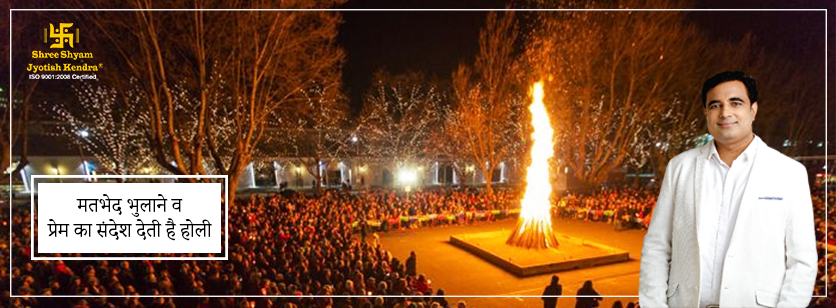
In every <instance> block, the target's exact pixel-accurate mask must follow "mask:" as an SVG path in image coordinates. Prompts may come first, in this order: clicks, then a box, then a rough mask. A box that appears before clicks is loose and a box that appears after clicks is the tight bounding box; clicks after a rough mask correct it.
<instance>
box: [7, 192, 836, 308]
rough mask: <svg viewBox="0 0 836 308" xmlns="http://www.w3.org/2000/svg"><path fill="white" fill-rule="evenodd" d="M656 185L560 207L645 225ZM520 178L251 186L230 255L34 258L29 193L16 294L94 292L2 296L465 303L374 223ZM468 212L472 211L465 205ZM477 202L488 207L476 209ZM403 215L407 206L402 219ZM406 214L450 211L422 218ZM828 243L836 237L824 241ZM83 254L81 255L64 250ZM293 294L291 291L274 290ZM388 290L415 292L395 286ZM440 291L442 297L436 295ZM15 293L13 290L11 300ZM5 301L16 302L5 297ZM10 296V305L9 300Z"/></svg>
mask: <svg viewBox="0 0 836 308" xmlns="http://www.w3.org/2000/svg"><path fill="white" fill-rule="evenodd" d="M657 193H658V192H657V191H656V189H653V188H650V189H647V188H636V187H633V188H612V189H599V190H596V191H593V192H587V193H568V194H563V195H557V194H556V195H557V196H555V198H554V200H553V203H554V208H553V209H554V214H555V216H559V217H563V218H566V219H580V220H586V221H593V222H600V223H611V224H616V225H617V226H628V227H629V226H642V225H645V224H646V222H647V221H648V220H649V219H652V217H650V216H651V213H652V208H653V205H654V204H655V201H656V194H657ZM825 197H827V198H829V200H828V201H829V204H833V202H834V201H836V194H831V195H830V196H824V195H823V194H822V193H815V192H814V194H813V196H812V198H813V203H814V207H815V217H816V226H817V229H816V236H817V238H818V239H819V243H822V245H823V247H821V248H822V249H820V252H821V254H822V255H824V254H827V258H829V263H830V264H829V265H830V266H831V267H830V268H829V269H828V274H829V275H830V276H831V277H830V279H827V277H825V276H824V266H825V263H824V258H820V260H822V261H821V262H820V263H819V267H820V276H819V277H820V278H819V280H818V281H817V285H816V292H817V293H816V294H822V293H821V292H823V291H824V286H825V284H826V283H827V282H828V281H830V283H831V285H830V286H829V288H828V289H829V290H831V294H829V295H834V291H832V290H834V289H836V285H834V284H833V281H836V266H834V264H833V262H832V261H833V254H832V253H830V252H828V249H832V248H831V247H836V239H834V235H835V234H836V227H834V223H833V220H834V217H836V210H834V209H833V207H831V209H830V212H829V214H828V215H829V217H830V220H831V221H830V224H829V229H827V228H828V227H825V224H824V222H825V212H826V211H825V207H824V201H825ZM520 198H521V196H520V193H519V191H517V190H500V191H497V192H496V193H494V194H492V195H488V194H485V193H483V192H481V191H478V190H473V189H470V190H449V189H438V190H427V191H418V192H411V193H409V194H405V193H402V192H400V193H399V192H395V191H391V190H369V191H363V192H354V193H344V192H335V191H331V192H326V193H324V194H322V195H319V196H306V195H304V194H293V195H290V196H283V195H278V194H277V195H271V196H259V195H253V196H251V197H250V198H249V199H239V200H237V201H236V202H235V204H234V205H233V206H230V207H229V211H230V212H229V216H228V217H229V219H230V224H229V235H230V237H229V245H230V248H229V260H228V261H213V260H183V261H180V260H164V261H162V260H153V261H151V260H130V261H105V260H97V261H81V260H79V261H67V262H62V261H33V260H30V258H29V255H30V251H29V250H30V249H31V247H30V243H29V239H30V232H32V230H30V229H29V227H30V225H31V224H30V221H29V219H30V213H29V208H30V207H29V206H28V205H20V206H15V207H14V209H13V215H12V217H8V213H9V212H8V209H7V210H5V211H0V215H2V223H3V228H8V224H9V223H10V222H13V224H14V229H13V234H14V236H13V237H12V238H11V241H12V245H13V248H14V251H13V253H14V254H15V255H14V256H15V258H14V260H13V261H14V262H13V263H12V264H11V272H9V268H10V267H9V264H7V263H6V262H9V255H8V254H9V249H8V246H5V245H7V243H9V238H8V235H7V234H4V235H2V236H4V237H6V238H5V239H3V242H2V245H4V247H2V249H0V251H2V254H3V255H4V256H3V257H4V258H3V260H0V261H2V263H3V264H0V280H5V281H8V280H9V278H10V277H11V280H12V288H14V291H15V294H16V295H17V294H19V295H89V297H84V298H49V297H40V298H35V297H19V298H11V299H9V298H8V294H9V292H10V291H11V290H10V289H8V287H6V289H5V296H4V299H3V300H2V301H0V307H257V308H260V307H374V308H377V307H398V308H407V307H427V308H430V307H461V306H463V305H465V304H464V303H460V304H453V303H448V302H447V301H446V300H445V298H444V297H443V295H444V291H443V290H442V289H441V288H437V287H436V286H433V285H432V284H431V282H430V281H431V280H430V277H426V276H425V275H423V274H422V273H421V272H420V271H419V270H418V269H417V265H416V263H417V261H416V259H417V256H416V255H414V254H412V255H409V256H406V255H404V256H393V255H392V253H391V252H389V251H387V250H386V249H385V248H384V247H382V246H381V245H380V244H379V242H377V241H375V240H373V237H372V239H370V238H369V237H368V236H367V235H369V234H370V232H379V231H386V230H395V229H403V228H407V229H408V228H415V227H419V226H435V225H438V224H467V223H473V222H475V221H480V220H493V219H497V218H498V217H499V218H501V216H502V215H497V213H508V212H509V211H511V210H513V209H515V208H518V207H519V199H520ZM468 213H470V214H468ZM477 214H479V215H477ZM404 217H407V218H406V219H404ZM409 217H453V219H439V220H437V222H436V221H435V220H430V221H423V222H422V220H421V219H418V220H417V221H414V220H413V219H411V218H409ZM367 226H371V227H369V228H370V229H367ZM825 243H831V244H832V245H827V244H825ZM67 256H70V257H72V256H75V255H67ZM102 295H117V296H118V295H154V296H158V297H151V298H136V297H132V298H128V297H125V298H122V297H111V298H105V297H101V296H102ZM171 295H198V296H200V295H264V296H266V297H250V298H229V297H203V298H201V297H189V298H180V297H176V298H175V297H169V296H171ZM277 295H285V296H288V295H291V296H293V297H270V296H277ZM310 295H324V296H329V295H333V296H340V295H362V296H366V297H362V298H348V297H327V298H326V297H317V298H314V297H307V296H310ZM383 295H405V296H411V297H403V298H391V297H381V296H383ZM428 295H439V296H440V297H427V296H428ZM6 299H8V301H7V300H6ZM7 303H8V304H7ZM6 305H9V306H6ZM832 305H833V303H832V302H830V300H829V299H824V298H814V299H813V302H812V303H811V306H812V307H830V306H832Z"/></svg>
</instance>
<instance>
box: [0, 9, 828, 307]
mask: <svg viewBox="0 0 836 308" xmlns="http://www.w3.org/2000/svg"><path fill="white" fill-rule="evenodd" d="M16 11H21V12H22V11H59V12H70V11H127V12H135V11H337V12H352V11H361V12H363V11H365V12H386V11H425V12H426V11H431V12H434V11H485V12H489V11H556V12H560V11H570V12H571V11H614V12H618V11H629V12H632V11H637V12H651V11H677V12H679V11H682V12H701V11H705V12H714V11H739V12H761V11H764V12H770V11H771V12H791V11H805V12H824V112H825V117H824V156H825V157H827V143H828V139H827V128H828V127H827V102H828V101H827V90H828V80H827V75H828V70H827V62H828V54H827V28H828V24H827V9H507V8H506V9H319V10H315V9H9V91H8V92H9V140H12V127H13V125H12V119H13V118H14V117H13V116H12V115H13V112H12V106H13V105H14V104H13V103H14V101H13V97H12V93H11V92H12V91H11V88H12V87H11V85H12V83H13V82H14V80H13V79H12V52H11V50H12V33H13V31H12V18H13V17H12V16H13V15H14V14H13V13H14V12H16ZM13 147H14V144H10V146H9V154H13V151H12V148H13ZM13 160H14V155H9V165H10V166H11V163H12V162H13ZM825 167H827V160H826V159H825ZM33 176H34V175H33ZM56 177H57V176H56ZM86 177H90V176H86ZM117 177H119V176H117ZM13 179H14V176H13V175H12V174H11V173H9V186H10V187H11V185H12V181H13ZM828 188H829V187H828V185H825V192H824V193H825V198H824V202H825V203H824V207H825V212H824V215H825V229H827V228H829V226H828V221H829V219H828V217H827V216H828V213H827V212H828V204H827V201H828V200H827V197H826V196H827V195H828V193H829V190H828ZM225 190H228V187H225ZM12 195H13V193H12V191H11V190H10V191H9V273H10V274H9V290H10V291H9V293H10V297H12V298H14V297H36V298H37V297H91V296H87V295H65V296H53V295H27V296H22V295H14V290H13V289H12V276H11V271H12V260H11V259H12V254H13V253H14V251H12V245H11V244H12V243H11V239H12V231H13V230H12V219H11V217H12V206H13V204H12V201H13V198H12ZM225 196H226V195H225ZM228 201H229V200H227V204H228V203H229V202H228ZM228 223H229V221H228V220H227V224H228ZM228 237H229V235H227V238H228ZM824 241H825V243H827V239H826V238H825V239H824ZM227 249H229V246H228V245H227ZM227 256H229V255H228V254H227ZM824 258H825V260H824V277H825V285H824V294H825V295H813V298H821V297H827V294H828V289H827V288H828V284H827V277H828V274H827V268H828V260H827V255H826V254H825V257H824ZM146 260H147V259H146ZM600 296H601V297H619V298H624V297H634V298H638V297H639V296H638V295H600ZM95 297H159V296H155V295H138V296H137V295H133V296H114V295H105V296H101V295H100V296H95ZM166 297H199V298H203V297H224V298H225V297H244V298H246V297H252V298H280V297H303V298H308V297H313V298H320V297H322V298H339V297H349V298H353V297H384V298H389V297H414V296H406V295H404V296H395V295H378V296H359V295H350V296H344V295H332V296H324V295H302V296H281V295H279V296H276V295H200V296H197V295H169V296H166ZM423 297H436V296H434V295H430V296H423ZM444 297H463V298H469V297H519V298H522V297H536V298H541V297H542V296H541V295H455V294H449V295H448V294H445V296H444ZM549 297H557V298H561V297H586V296H568V295H561V296H549Z"/></svg>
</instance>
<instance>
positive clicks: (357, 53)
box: [338, 0, 836, 112]
mask: <svg viewBox="0 0 836 308" xmlns="http://www.w3.org/2000/svg"><path fill="white" fill-rule="evenodd" d="M785 2H786V1H778V0H768V1H749V0H745V1H739V2H735V3H731V4H729V3H726V1H719V0H703V1H699V2H697V5H696V8H697V9H718V8H723V9H752V8H756V9H790V8H806V9H815V8H827V7H826V6H824V5H830V6H834V3H836V2H833V3H825V2H823V1H798V2H794V3H791V4H787V3H785ZM449 4H450V2H443V3H440V2H439V1H363V2H358V1H350V2H349V3H347V4H346V5H345V6H344V8H347V9H366V8H387V9H403V8H423V9H430V8H441V7H444V8H447V9H467V8H504V7H505V6H506V4H505V1H478V2H474V1H464V2H454V4H455V5H456V6H457V7H450V6H449ZM555 13H558V14H559V12H555ZM486 16H487V12H485V11H432V12H393V11H388V12H381V11H371V12H369V11H364V12H358V11H346V12H343V20H344V23H343V25H342V26H341V27H340V34H339V37H338V43H339V44H340V45H341V46H343V48H345V51H346V53H347V59H348V60H347V62H346V64H345V67H344V70H343V81H344V88H345V90H346V92H347V93H348V95H349V97H350V98H351V101H352V110H353V111H355V112H356V111H358V110H359V108H360V107H361V106H362V102H361V100H362V95H363V93H364V92H365V91H366V90H367V89H368V86H369V83H370V79H371V77H372V75H373V73H374V72H375V71H376V70H378V69H386V70H388V71H389V72H390V73H395V74H397V73H403V72H407V71H420V72H423V73H424V74H425V76H427V77H438V78H440V79H448V78H449V77H450V74H451V73H452V72H453V70H454V69H455V68H456V66H457V65H458V64H459V63H462V62H467V63H470V62H472V60H473V57H474V55H475V54H476V52H477V51H478V34H479V30H480V28H481V27H482V26H483V25H484V22H485V17H486ZM518 16H519V15H518ZM687 20H688V21H689V22H693V23H695V24H697V25H698V26H699V27H700V28H701V29H703V31H705V32H706V34H708V35H709V37H710V38H712V39H717V40H739V39H740V38H741V37H743V35H744V34H745V33H747V32H751V33H752V34H754V35H755V38H756V42H758V43H759V45H761V46H764V47H766V48H768V49H769V50H773V51H776V52H778V53H780V54H782V55H783V56H784V57H786V58H787V59H789V60H792V61H797V60H801V59H800V57H803V56H804V55H805V54H809V53H807V52H806V49H810V48H813V49H815V50H817V51H816V52H818V54H819V55H821V57H822V62H824V58H823V57H824V54H823V51H824V35H825V29H824V22H825V12H821V11H820V12H809V11H807V12H804V11H692V12H689V13H688V15H687ZM831 24H832V22H831ZM831 33H832V31H831ZM831 36H832V34H831Z"/></svg>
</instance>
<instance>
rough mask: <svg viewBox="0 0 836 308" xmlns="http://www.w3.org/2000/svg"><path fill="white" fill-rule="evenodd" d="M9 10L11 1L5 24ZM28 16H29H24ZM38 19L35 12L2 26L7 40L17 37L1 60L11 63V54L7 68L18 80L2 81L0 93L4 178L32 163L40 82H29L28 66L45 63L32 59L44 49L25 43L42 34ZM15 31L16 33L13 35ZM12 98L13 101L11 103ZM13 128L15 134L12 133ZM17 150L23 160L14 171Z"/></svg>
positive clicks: (0, 158)
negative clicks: (31, 121)
mask: <svg viewBox="0 0 836 308" xmlns="http://www.w3.org/2000/svg"><path fill="white" fill-rule="evenodd" d="M9 9H11V2H10V1H7V2H5V5H3V11H4V12H5V13H4V15H5V16H6V19H5V20H9V19H10V17H11V16H10V14H11V11H10V10H9ZM24 14H26V16H23V15H24ZM34 15H37V14H36V13H32V12H16V13H15V18H14V19H13V20H12V23H13V24H12V25H11V28H10V27H9V26H10V25H9V23H4V24H3V25H2V26H0V27H2V33H4V34H5V35H6V37H9V36H10V33H11V34H13V35H11V37H12V42H11V44H12V45H11V46H9V45H7V44H8V43H7V42H8V41H5V40H4V42H3V47H2V51H0V57H3V59H4V60H3V61H4V63H8V62H5V61H6V59H9V54H10V53H11V56H12V59H13V62H11V63H8V66H7V67H10V68H11V69H12V76H11V77H12V78H14V80H13V81H14V82H13V83H12V80H9V79H7V78H9V76H8V75H4V76H3V77H0V79H2V84H0V89H2V90H3V92H0V108H2V110H3V118H2V120H0V126H2V135H3V136H2V139H1V140H2V141H0V150H2V151H3V153H2V155H0V170H3V172H4V174H9V173H16V172H18V171H19V170H20V169H22V168H23V167H26V165H27V164H28V163H29V160H28V152H29V151H28V150H29V139H28V127H29V119H30V109H31V105H32V103H31V102H32V100H33V97H34V96H35V94H36V92H35V90H36V89H37V87H38V83H39V79H29V74H30V72H28V71H27V70H26V69H25V68H26V63H32V64H35V65H37V64H39V63H41V62H43V61H41V60H39V59H32V58H31V56H29V54H30V53H31V52H32V50H40V49H42V47H39V46H37V45H35V44H33V40H26V39H24V37H27V35H37V34H35V33H39V32H40V29H36V25H35V23H34V22H35V21H37V19H36V18H32V17H34ZM26 17H30V18H26ZM12 30H14V31H13V32H12ZM12 47H14V49H12ZM10 96H11V100H9V97H10ZM10 125H11V131H9V129H10ZM13 146H15V147H19V148H20V159H19V160H18V162H17V164H16V165H15V168H14V170H12V169H10V166H12V165H11V154H12V147H13ZM4 178H5V177H4Z"/></svg>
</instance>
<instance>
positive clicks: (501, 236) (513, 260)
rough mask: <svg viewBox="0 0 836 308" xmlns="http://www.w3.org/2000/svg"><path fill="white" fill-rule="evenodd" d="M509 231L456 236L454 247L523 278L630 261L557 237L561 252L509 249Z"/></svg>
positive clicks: (604, 248) (622, 255) (598, 247)
mask: <svg viewBox="0 0 836 308" xmlns="http://www.w3.org/2000/svg"><path fill="white" fill-rule="evenodd" d="M508 232H509V231H508V230H501V231H490V232H480V233H468V234H459V235H453V236H451V237H450V243H451V244H453V245H455V246H457V247H459V248H462V249H464V250H466V251H468V252H470V253H472V254H474V255H476V256H478V257H480V258H482V259H484V260H486V261H488V262H490V263H492V264H494V265H496V266H498V267H500V268H502V269H503V270H505V271H507V272H509V273H512V274H514V275H516V276H519V277H527V276H533V275H540V274H546V273H555V272H561V271H567V270H574V269H580V268H587V267H595V266H600V265H605V264H611V263H617V262H624V261H628V260H630V255H629V253H628V252H627V251H624V250H620V249H616V248H613V247H609V246H605V245H602V244H598V243H595V242H590V241H587V240H584V239H582V238H576V237H570V236H567V235H564V234H560V233H555V236H556V237H557V239H558V240H559V241H560V246H559V247H557V248H548V249H528V248H522V247H517V246H512V245H508V244H506V243H505V240H506V239H507V236H508Z"/></svg>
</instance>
